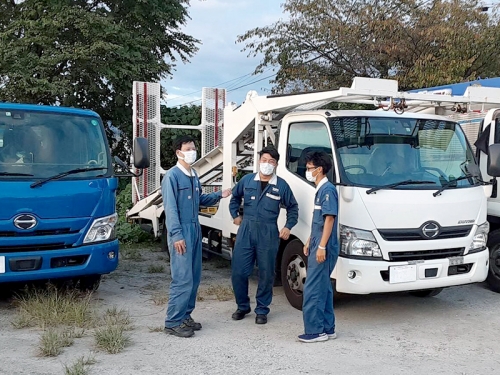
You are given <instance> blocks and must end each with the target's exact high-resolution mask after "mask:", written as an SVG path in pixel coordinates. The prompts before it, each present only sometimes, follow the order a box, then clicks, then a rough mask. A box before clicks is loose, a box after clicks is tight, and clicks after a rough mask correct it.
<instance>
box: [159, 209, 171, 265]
mask: <svg viewBox="0 0 500 375" xmlns="http://www.w3.org/2000/svg"><path fill="white" fill-rule="evenodd" d="M161 251H163V252H165V253H166V258H167V261H170V252H169V250H168V241H167V224H166V223H165V219H163V228H162V230H161Z"/></svg>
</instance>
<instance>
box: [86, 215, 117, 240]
mask: <svg viewBox="0 0 500 375" xmlns="http://www.w3.org/2000/svg"><path fill="white" fill-rule="evenodd" d="M117 220H118V215H117V214H113V215H110V216H106V217H101V218H100V219H95V220H94V222H93V223H92V225H91V227H90V229H89V231H88V232H87V235H86V236H85V239H84V240H83V243H90V242H100V241H107V240H114V239H115V225H116V222H117Z"/></svg>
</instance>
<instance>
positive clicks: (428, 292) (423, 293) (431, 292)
mask: <svg viewBox="0 0 500 375" xmlns="http://www.w3.org/2000/svg"><path fill="white" fill-rule="evenodd" d="M442 291H443V288H436V289H425V290H414V291H413V292H409V293H410V294H411V295H412V296H414V297H420V298H425V297H434V296H437V295H438V294H439V293H441V292H442Z"/></svg>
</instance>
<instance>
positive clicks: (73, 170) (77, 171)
mask: <svg viewBox="0 0 500 375" xmlns="http://www.w3.org/2000/svg"><path fill="white" fill-rule="evenodd" d="M104 169H106V170H107V169H108V168H106V167H99V168H76V169H71V170H69V171H66V172H62V173H59V174H56V175H55V176H52V177H47V178H44V179H43V180H40V181H37V182H34V183H32V184H31V185H30V187H31V188H35V187H37V186H41V185H43V184H45V183H46V182H49V181H52V180H58V179H60V178H63V177H66V176H68V175H70V174H76V173H83V172H90V171H102V170H104Z"/></svg>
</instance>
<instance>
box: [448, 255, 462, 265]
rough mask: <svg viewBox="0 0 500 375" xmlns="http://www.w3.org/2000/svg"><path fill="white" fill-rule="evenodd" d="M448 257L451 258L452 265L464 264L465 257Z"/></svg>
mask: <svg viewBox="0 0 500 375" xmlns="http://www.w3.org/2000/svg"><path fill="white" fill-rule="evenodd" d="M448 259H449V260H450V266H459V265H460V264H464V257H453V258H448Z"/></svg>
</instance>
